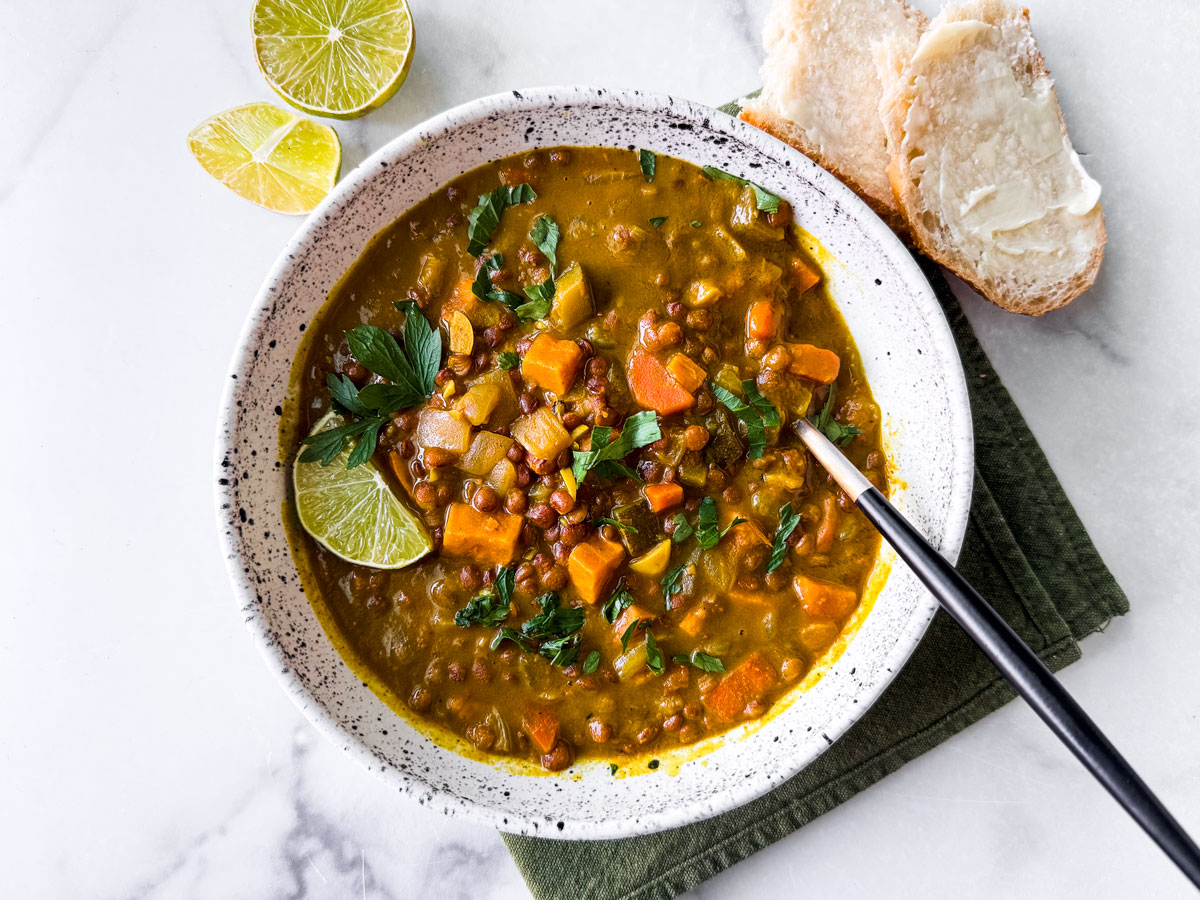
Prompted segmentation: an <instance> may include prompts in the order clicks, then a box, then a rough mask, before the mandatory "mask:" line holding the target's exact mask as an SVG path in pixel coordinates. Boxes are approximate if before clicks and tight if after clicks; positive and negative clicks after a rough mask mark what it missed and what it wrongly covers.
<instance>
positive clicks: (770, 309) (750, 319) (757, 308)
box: [746, 300, 779, 341]
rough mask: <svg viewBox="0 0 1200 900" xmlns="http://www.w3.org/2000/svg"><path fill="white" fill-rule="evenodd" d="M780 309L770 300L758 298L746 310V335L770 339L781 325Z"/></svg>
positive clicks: (748, 337) (762, 339)
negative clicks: (779, 320) (779, 318)
mask: <svg viewBox="0 0 1200 900" xmlns="http://www.w3.org/2000/svg"><path fill="white" fill-rule="evenodd" d="M777 314H778V310H776V309H775V304H774V303H773V302H772V301H770V300H757V301H755V302H754V303H751V304H750V308H749V309H748V310H746V337H747V339H750V338H758V339H759V340H761V341H769V340H770V339H771V338H773V337H775V332H776V330H777V329H778V327H779V322H778V317H777Z"/></svg>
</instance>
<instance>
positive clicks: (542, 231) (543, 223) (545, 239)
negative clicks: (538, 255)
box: [529, 215, 561, 272]
mask: <svg viewBox="0 0 1200 900" xmlns="http://www.w3.org/2000/svg"><path fill="white" fill-rule="evenodd" d="M560 237H561V234H560V233H559V230H558V225H557V224H556V223H555V221H554V220H553V219H552V218H550V217H549V216H545V215H542V216H538V217H537V218H536V219H534V220H533V228H532V229H530V231H529V239H530V240H531V241H533V244H534V246H535V247H537V248H538V250H540V251H541V252H542V256H544V257H546V259H547V260H549V261H550V271H551V272H553V271H554V270H555V269H557V268H558V240H559V238H560Z"/></svg>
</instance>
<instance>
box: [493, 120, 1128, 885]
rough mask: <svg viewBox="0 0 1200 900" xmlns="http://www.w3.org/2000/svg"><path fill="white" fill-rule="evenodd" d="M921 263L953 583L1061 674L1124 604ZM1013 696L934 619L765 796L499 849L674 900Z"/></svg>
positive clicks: (955, 631)
mask: <svg viewBox="0 0 1200 900" xmlns="http://www.w3.org/2000/svg"><path fill="white" fill-rule="evenodd" d="M734 113H735V114H736V109H735V110H734ZM918 261H919V262H920V263H921V265H922V268H923V269H924V271H925V274H926V275H927V276H928V278H929V281H930V283H931V284H932V285H933V288H934V290H935V292H936V293H937V296H938V299H939V300H940V301H941V304H942V308H943V309H944V310H945V312H946V317H947V318H948V319H949V321H950V327H951V329H952V330H953V332H954V339H955V342H956V343H957V344H958V352H959V354H960V355H961V357H962V362H963V369H964V371H965V373H966V377H967V389H968V393H969V395H970V402H971V413H972V417H973V419H974V428H975V486H974V493H973V495H972V500H971V514H970V520H969V522H968V525H967V534H966V540H965V542H964V544H963V549H962V554H961V556H960V557H959V560H958V570H959V571H960V572H961V573H962V574H963V575H964V576H965V577H966V579H967V580H968V581H970V582H971V583H972V584H973V585H974V586H975V587H976V588H977V589H978V590H979V591H980V593H982V594H983V595H984V596H985V597H987V598H988V600H989V601H991V603H992V605H993V606H994V607H995V608H996V610H997V611H998V612H999V613H1000V614H1001V615H1002V616H1003V617H1004V618H1005V619H1006V620H1007V621H1008V623H1009V624H1010V625H1011V626H1012V627H1013V628H1014V629H1015V630H1016V632H1017V633H1018V634H1019V635H1020V636H1021V637H1022V638H1023V639H1024V640H1025V641H1026V642H1027V643H1028V644H1029V645H1030V646H1031V647H1033V649H1034V650H1035V651H1037V654H1038V656H1040V657H1041V658H1042V660H1043V661H1044V662H1045V663H1046V665H1047V666H1049V667H1050V668H1051V669H1052V670H1055V671H1057V670H1058V669H1061V668H1062V667H1064V666H1067V665H1070V664H1071V663H1073V662H1074V661H1075V660H1077V659H1079V656H1080V650H1079V644H1078V643H1077V642H1078V641H1079V640H1080V639H1081V638H1083V637H1085V636H1086V635H1089V634H1091V633H1093V632H1095V631H1101V630H1103V629H1104V627H1105V626H1106V625H1107V624H1108V622H1109V621H1110V620H1111V619H1112V618H1113V617H1114V616H1120V615H1124V614H1125V613H1126V612H1128V611H1129V604H1128V601H1127V600H1126V598H1125V594H1124V593H1123V592H1122V590H1121V588H1120V587H1119V586H1118V585H1117V583H1116V581H1115V580H1114V579H1113V577H1112V575H1111V574H1110V573H1109V571H1108V569H1107V568H1106V567H1105V565H1104V561H1103V560H1101V558H1100V555H1099V553H1097V551H1096V548H1095V546H1093V544H1092V542H1091V539H1090V538H1089V537H1088V534H1087V531H1086V530H1085V529H1084V527H1083V524H1082V523H1081V522H1080V521H1079V518H1078V516H1077V515H1076V514H1075V510H1074V508H1073V507H1072V506H1071V503H1070V501H1069V500H1068V499H1067V497H1066V494H1064V493H1063V489H1062V485H1060V484H1059V482H1058V479H1057V478H1056V477H1055V475H1054V472H1053V470H1052V469H1051V468H1050V464H1049V463H1048V462H1047V460H1046V457H1045V455H1044V454H1043V453H1042V450H1041V448H1040V447H1039V446H1038V443H1037V440H1036V439H1035V438H1034V436H1033V434H1032V432H1030V430H1029V428H1028V426H1026V424H1025V420H1024V419H1023V418H1022V417H1021V413H1020V412H1019V411H1018V410H1017V408H1016V406H1015V405H1014V404H1013V401H1012V398H1011V397H1010V396H1009V394H1008V391H1007V390H1005V388H1004V385H1003V384H1001V382H1000V379H999V377H997V375H996V372H995V370H994V369H993V368H992V365H991V363H990V361H989V360H988V358H987V355H986V354H985V353H984V352H983V348H982V347H981V346H980V344H979V341H978V340H977V339H976V337H975V333H974V331H973V330H972V329H971V325H970V323H969V322H968V321H967V319H966V316H965V315H964V314H963V311H962V308H961V307H960V306H959V304H958V301H957V299H955V297H954V294H953V293H952V292H951V291H950V287H949V285H948V284H947V283H946V280H945V278H944V277H943V275H942V272H941V270H940V269H939V268H938V267H937V266H936V265H934V264H933V263H930V262H928V261H926V260H923V259H921V258H919V257H918ZM897 565H902V563H897ZM1014 696H1015V694H1014V693H1013V690H1012V688H1010V687H1009V685H1008V683H1007V682H1006V681H1005V680H1004V679H1003V678H1002V677H1001V676H1000V674H999V673H998V672H997V671H996V669H995V668H994V667H993V666H992V664H991V663H990V662H988V660H987V659H986V658H985V657H984V656H983V654H982V653H981V652H980V651H979V649H978V648H977V647H976V646H975V644H974V643H973V642H972V641H971V639H970V638H968V637H967V636H966V634H964V633H963V631H962V630H961V629H960V628H959V627H958V626H957V625H956V624H954V622H953V621H951V619H950V618H949V617H948V616H947V615H946V614H945V613H944V612H939V613H938V614H937V615H936V616H935V617H934V619H933V622H932V623H931V625H930V627H929V631H928V632H927V633H926V635H925V637H924V638H923V639H922V641H921V643H920V645H919V646H918V647H917V649H916V651H915V652H914V653H913V655H912V657H911V658H910V660H909V662H908V664H907V665H906V666H905V667H904V669H903V670H902V671H901V672H900V673H899V674H898V675H897V676H896V679H895V680H894V681H893V682H892V684H891V685H890V686H889V687H888V689H887V690H886V691H885V692H884V694H883V695H882V696H881V697H880V698H879V700H878V701H877V702H876V703H875V705H874V706H873V707H872V708H871V709H870V710H869V711H868V712H867V714H866V715H865V716H863V717H862V718H861V719H860V720H859V721H858V722H856V723H855V724H854V726H853V727H852V728H851V729H850V730H849V731H848V732H847V733H846V734H845V735H844V736H843V737H842V738H841V740H839V741H838V742H837V743H835V744H834V745H833V746H832V747H830V748H829V749H828V750H827V751H825V753H823V754H822V755H821V756H820V757H818V758H817V759H816V761H814V762H813V763H812V764H811V765H809V766H808V767H807V768H805V769H804V770H803V771H802V772H800V773H799V774H797V775H796V776H795V777H793V778H792V779H791V780H789V781H787V782H785V783H784V784H782V785H780V786H779V787H778V788H776V789H775V790H773V791H771V792H770V793H768V794H766V795H765V796H763V797H760V798H758V799H757V800H753V801H751V802H750V803H747V804H746V805H745V806H742V807H739V808H737V809H735V810H732V811H730V812H728V813H724V814H722V815H719V816H715V817H713V818H711V819H706V820H704V821H701V822H697V823H695V824H693V825H688V826H685V827H682V828H675V829H672V830H670V831H663V832H659V833H657V834H650V835H645V836H641V837H633V838H624V839H621V840H613V841H555V840H546V839H542V838H532V837H521V836H518V835H504V841H505V843H506V844H507V845H508V849H509V852H510V853H512V856H513V859H514V860H515V861H516V863H517V866H518V867H519V868H520V870H521V874H522V875H523V876H524V877H525V881H526V883H527V884H528V885H529V889H530V890H531V891H532V892H533V895H534V897H536V898H537V900H578V898H585V897H586V898H588V900H617V898H620V900H669V898H671V897H675V896H677V895H678V894H681V893H683V892H684V891H687V890H690V889H691V888H694V887H695V886H696V885H698V884H700V883H701V882H703V881H705V880H706V879H708V878H711V877H713V876H714V875H716V874H717V873H718V872H720V871H722V870H723V869H727V868H728V867H730V866H732V865H734V864H735V863H737V862H740V861H741V860H743V859H745V858H746V857H748V856H750V855H751V854H754V853H757V852H758V851H759V850H761V849H763V848H764V847H766V846H767V845H768V844H771V843H773V842H775V841H777V840H780V839H781V838H783V837H786V836H787V835H788V834H790V833H791V832H793V831H795V830H796V829H798V828H802V827H803V826H804V825H806V824H807V823H809V822H811V821H812V820H813V819H815V818H817V816H820V815H821V814H822V813H825V812H828V811H829V810H831V809H833V808H834V807H835V806H837V805H838V804H839V803H842V802H844V801H846V800H848V799H850V797H852V796H854V795H855V794H857V793H858V792H859V791H861V790H864V789H865V788H867V787H869V786H870V785H872V784H874V783H875V782H876V781H879V780H880V779H881V778H883V777H884V776H886V775H888V774H890V773H891V772H894V771H896V770H897V769H898V768H900V767H901V766H902V765H904V764H905V763H906V762H908V761H909V760H911V759H915V758H916V757H917V756H919V755H920V754H922V753H924V752H925V751H926V750H929V749H931V748H933V747H936V746H937V745H938V744H940V743H942V741H944V740H946V739H947V738H949V737H950V736H951V735H953V734H956V733H957V732H959V731H962V730H963V729H964V728H966V727H967V726H968V725H970V724H972V723H973V722H977V721H979V720H980V719H982V718H983V717H984V716H986V715H988V714H989V713H991V712H993V711H995V710H996V709H999V708H1000V707H1001V706H1003V705H1004V704H1005V703H1007V702H1008V701H1010V700H1012V699H1013V698H1014Z"/></svg>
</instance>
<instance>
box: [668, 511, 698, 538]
mask: <svg viewBox="0 0 1200 900" xmlns="http://www.w3.org/2000/svg"><path fill="white" fill-rule="evenodd" d="M674 521H675V530H674V531H673V532H671V540H672V541H673V542H675V543H676V544H682V543H683V542H684V541H686V540H687V539H688V538H690V537H691V536H692V534H693V531H694V529H693V528H692V526H691V524H690V523H689V522H688V520H687V517H686V516H685V515H684V514H683V513H675V520H674Z"/></svg>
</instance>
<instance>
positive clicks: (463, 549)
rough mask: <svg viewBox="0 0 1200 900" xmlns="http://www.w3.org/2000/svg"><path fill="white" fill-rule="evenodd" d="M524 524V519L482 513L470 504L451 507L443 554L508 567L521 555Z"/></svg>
mask: <svg viewBox="0 0 1200 900" xmlns="http://www.w3.org/2000/svg"><path fill="white" fill-rule="evenodd" d="M524 524H525V519H524V517H523V516H510V515H509V514H508V513H503V512H493V513H482V512H479V511H478V510H477V509H475V508H474V507H473V506H470V505H469V504H467V503H451V504H450V508H449V509H448V510H446V525H445V530H444V532H443V533H442V552H443V553H445V554H446V555H447V556H467V557H470V558H471V559H472V561H473V562H476V563H481V564H484V565H488V566H492V565H497V566H502V565H506V564H508V563H509V562H511V561H512V558H513V556H514V555H515V554H516V552H517V541H518V539H519V538H520V537H521V527H522V525H524Z"/></svg>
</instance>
